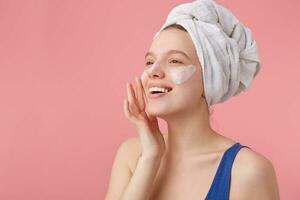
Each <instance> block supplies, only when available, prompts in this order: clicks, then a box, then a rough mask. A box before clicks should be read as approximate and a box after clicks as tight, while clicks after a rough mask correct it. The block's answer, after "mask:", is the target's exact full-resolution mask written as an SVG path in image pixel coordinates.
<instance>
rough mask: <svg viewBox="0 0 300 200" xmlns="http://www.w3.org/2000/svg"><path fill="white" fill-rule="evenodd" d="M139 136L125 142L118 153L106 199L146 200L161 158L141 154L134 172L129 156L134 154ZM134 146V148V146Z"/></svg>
mask: <svg viewBox="0 0 300 200" xmlns="http://www.w3.org/2000/svg"><path fill="white" fill-rule="evenodd" d="M137 140H138V139H137V138H130V139H128V140H126V141H125V142H123V143H122V144H121V145H120V147H119V149H118V151H117V154H116V157H115V161H114V164H113V167H112V172H111V178H110V182H109V188H108V192H107V194H106V197H105V200H146V199H148V198H149V195H150V194H149V191H151V187H152V185H153V182H154V179H155V176H156V174H157V171H158V168H159V165H160V158H159V157H150V156H140V157H139V159H138V163H137V166H136V168H135V171H134V173H133V174H131V171H130V168H129V163H128V160H127V159H128V158H129V157H130V156H132V155H133V151H134V150H133V149H134V148H135V147H134V146H136V145H137ZM133 147H134V148H133Z"/></svg>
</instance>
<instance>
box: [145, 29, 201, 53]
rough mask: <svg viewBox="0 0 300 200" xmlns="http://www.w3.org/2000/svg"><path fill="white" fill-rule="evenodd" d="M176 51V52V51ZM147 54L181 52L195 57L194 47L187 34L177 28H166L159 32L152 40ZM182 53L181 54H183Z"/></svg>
mask: <svg viewBox="0 0 300 200" xmlns="http://www.w3.org/2000/svg"><path fill="white" fill-rule="evenodd" d="M176 51H177V52H176ZM149 52H150V53H148V55H151V54H152V56H153V54H156V55H160V54H167V53H178V52H183V53H184V54H186V55H187V56H188V57H190V58H191V59H195V56H196V49H195V46H194V44H193V41H192V40H191V38H190V36H189V34H188V33H187V32H184V31H182V30H178V29H168V30H164V31H162V32H160V33H159V35H158V36H157V37H156V38H155V39H154V40H153V41H152V44H151V46H150V49H149ZM184 54H182V55H184Z"/></svg>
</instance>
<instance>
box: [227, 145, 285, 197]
mask: <svg viewBox="0 0 300 200" xmlns="http://www.w3.org/2000/svg"><path fill="white" fill-rule="evenodd" d="M231 175H232V188H239V190H238V191H235V190H234V189H233V191H232V196H234V197H235V198H233V199H247V198H246V197H245V196H247V195H250V196H251V199H261V197H265V198H263V199H274V200H275V199H276V200H277V199H279V193H278V186H277V178H276V172H275V169H274V166H273V164H272V162H271V161H270V160H269V159H268V158H267V157H265V156H264V155H262V154H261V153H258V152H256V151H255V150H253V149H250V148H242V149H240V150H239V152H238V154H237V155H236V157H235V160H234V163H233V165H232V172H231ZM253 195H255V196H256V197H257V198H254V196H253Z"/></svg>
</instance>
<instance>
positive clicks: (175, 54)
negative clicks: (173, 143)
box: [141, 28, 204, 117]
mask: <svg viewBox="0 0 300 200" xmlns="http://www.w3.org/2000/svg"><path fill="white" fill-rule="evenodd" d="M149 52H150V53H149ZM149 52H148V53H147V54H146V57H145V70H144V72H143V74H142V76H141V79H142V84H143V87H144V89H145V94H146V100H147V107H146V109H147V110H146V111H147V112H148V113H149V114H151V115H154V116H160V117H163V116H167V115H170V114H174V113H179V112H188V111H189V110H192V109H195V108H196V107H199V106H201V103H203V101H204V99H203V98H201V94H202V93H203V84H202V69H201V65H200V62H199V60H198V56H197V53H196V49H195V47H194V44H193V42H192V40H191V38H190V36H189V34H188V33H187V32H185V31H182V30H179V29H175V28H170V29H167V30H164V31H162V32H160V33H159V35H158V36H157V37H156V38H155V39H154V40H153V42H152V44H151V46H150V49H149ZM180 52H183V54H182V53H180ZM184 54H185V55H184ZM149 84H150V85H151V84H154V86H155V85H160V84H161V85H165V86H168V87H171V88H172V90H171V91H170V92H167V93H165V94H164V95H161V94H160V95H161V96H159V97H156V98H151V97H150V96H151V95H150V92H149V88H151V86H150V85H149ZM152 87H153V86H152Z"/></svg>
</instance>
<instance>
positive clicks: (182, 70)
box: [170, 65, 196, 85]
mask: <svg viewBox="0 0 300 200" xmlns="http://www.w3.org/2000/svg"><path fill="white" fill-rule="evenodd" d="M195 72H196V67H195V66H194V65H188V66H179V67H176V68H174V69H172V70H171V72H170V73H171V78H172V80H173V81H174V82H175V83H176V84H177V85H179V84H181V83H183V82H185V81H187V80H188V79H189V78H191V77H192V75H193V74H194V73H195Z"/></svg>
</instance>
